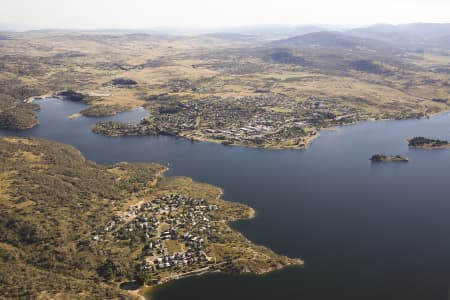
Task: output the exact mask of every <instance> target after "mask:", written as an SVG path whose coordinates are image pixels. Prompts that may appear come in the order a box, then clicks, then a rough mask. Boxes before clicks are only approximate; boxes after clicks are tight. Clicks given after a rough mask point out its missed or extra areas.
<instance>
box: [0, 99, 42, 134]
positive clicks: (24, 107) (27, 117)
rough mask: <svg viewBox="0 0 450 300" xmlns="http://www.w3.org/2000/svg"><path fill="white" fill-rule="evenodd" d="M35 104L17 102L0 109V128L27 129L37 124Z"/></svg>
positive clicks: (37, 107)
mask: <svg viewBox="0 0 450 300" xmlns="http://www.w3.org/2000/svg"><path fill="white" fill-rule="evenodd" d="M38 109H39V106H38V105H37V104H31V103H19V104H17V105H13V106H12V107H10V108H6V109H3V110H2V111H0V128H5V129H22V130H23V129H29V128H32V127H34V126H36V125H37V124H39V121H38V118H37V115H36V110H38Z"/></svg>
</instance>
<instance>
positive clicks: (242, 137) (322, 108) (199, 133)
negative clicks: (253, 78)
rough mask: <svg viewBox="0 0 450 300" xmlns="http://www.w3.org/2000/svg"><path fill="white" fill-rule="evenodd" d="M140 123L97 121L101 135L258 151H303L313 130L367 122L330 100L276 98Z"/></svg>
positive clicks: (166, 111) (159, 115) (232, 101)
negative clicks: (164, 138) (177, 139)
mask: <svg viewBox="0 0 450 300" xmlns="http://www.w3.org/2000/svg"><path fill="white" fill-rule="evenodd" d="M151 112H152V113H151V115H150V116H149V117H148V118H146V119H144V120H142V121H141V122H140V123H139V124H126V123H119V122H100V123H98V124H97V125H96V126H95V127H94V129H93V131H94V132H96V133H98V134H103V135H113V136H116V135H155V134H162V135H172V136H180V137H184V138H187V139H190V140H199V141H212V142H218V143H222V144H224V145H242V146H250V147H260V148H281V149H282V148H299V149H301V148H305V147H306V146H307V145H308V143H309V142H310V141H311V140H312V139H314V138H315V137H317V136H318V134H317V131H318V130H320V129H323V128H329V127H333V126H338V125H344V124H350V123H354V122H356V121H358V120H362V119H364V118H367V116H365V115H362V113H361V112H359V111H358V110H356V109H354V108H350V107H347V106H345V105H343V104H342V103H340V102H339V101H337V100H336V99H331V98H324V99H322V98H318V97H314V96H311V97H309V98H308V99H306V100H303V101H296V100H294V99H291V98H290V97H288V96H285V95H281V94H272V93H267V94H261V95H257V96H245V97H240V98H223V97H217V96H211V97H207V98H205V99H202V100H199V101H189V102H172V103H170V104H164V105H160V106H158V107H157V108H154V109H152V111H151Z"/></svg>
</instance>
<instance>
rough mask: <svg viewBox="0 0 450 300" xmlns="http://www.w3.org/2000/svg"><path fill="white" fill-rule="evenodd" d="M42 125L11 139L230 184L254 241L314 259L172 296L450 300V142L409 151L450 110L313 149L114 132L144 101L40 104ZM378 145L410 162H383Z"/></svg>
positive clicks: (187, 282) (441, 133) (367, 129)
mask: <svg viewBox="0 0 450 300" xmlns="http://www.w3.org/2000/svg"><path fill="white" fill-rule="evenodd" d="M37 103H39V104H40V105H41V108H42V109H41V111H40V112H39V117H40V122H41V124H40V125H39V126H38V127H36V128H33V129H30V130H26V131H8V130H0V135H14V136H33V137H42V138H48V139H51V140H55V141H58V142H62V143H66V144H71V145H73V146H75V147H76V148H78V149H80V150H81V152H82V153H83V154H84V155H85V156H86V157H87V158H88V159H90V160H93V161H96V162H98V163H101V164H112V163H115V162H119V161H128V162H150V161H152V162H158V163H161V164H164V165H168V164H169V166H170V171H169V172H168V174H167V175H183V176H189V177H192V178H194V179H195V180H197V181H202V182H207V183H210V184H213V185H217V186H220V187H222V188H223V189H224V191H225V194H224V198H225V199H227V200H233V201H238V202H242V203H245V204H248V205H250V206H252V207H253V208H255V210H256V211H257V217H256V218H255V219H252V220H249V221H242V222H237V223H234V224H233V227H234V228H236V229H237V230H239V231H241V232H242V233H244V234H245V235H246V236H247V237H248V238H249V239H250V240H252V241H253V242H255V243H258V244H262V245H265V246H267V247H269V248H271V249H273V250H275V251H276V252H278V253H281V254H285V255H288V256H291V257H300V258H302V259H304V260H305V262H306V264H305V267H304V268H291V269H286V270H283V271H280V272H275V273H271V274H268V275H265V276H248V275H246V276H229V275H223V274H220V275H211V276H205V277H199V278H188V279H184V280H180V281H175V282H170V283H168V284H166V285H163V286H161V287H159V288H157V289H156V290H155V291H154V292H153V297H154V298H155V299H156V300H165V299H196V300H201V299H211V298H213V299H216V300H221V299H227V300H229V299H259V300H263V299H306V300H309V299H321V300H322V299H327V300H328V299H358V300H360V299H396V300H397V299H409V300H411V299H447V297H448V289H449V287H448V286H449V284H448V282H449V279H450V180H449V179H450V176H449V175H450V150H433V151H431V150H410V149H409V148H408V145H407V142H406V139H407V138H408V137H412V136H418V135H423V136H426V137H431V138H440V139H450V114H448V113H445V114H440V115H437V116H434V117H432V118H430V119H422V120H405V121H379V122H363V123H359V124H357V125H352V126H345V127H342V128H339V129H338V130H336V131H324V132H321V137H320V138H319V139H316V140H315V141H314V142H313V143H312V145H311V146H310V147H309V149H308V150H273V151H272V150H262V149H249V148H242V147H227V146H222V145H218V144H213V143H204V142H190V141H187V140H184V139H177V138H173V137H165V136H159V137H154V136H153V137H104V136H98V135H95V134H93V133H92V132H91V131H90V128H91V127H92V126H93V125H94V124H95V123H96V122H98V121H99V120H119V121H132V122H137V121H138V120H140V119H141V118H143V117H144V116H145V115H146V114H147V112H146V111H145V110H143V109H136V110H133V111H130V112H125V113H122V114H119V115H116V116H113V117H106V118H85V117H80V118H77V119H73V120H71V119H68V118H67V116H68V115H70V114H73V113H76V112H79V111H80V110H82V109H84V108H85V105H83V104H80V103H73V102H69V101H61V100H56V99H48V100H41V101H38V102H37ZM374 153H386V154H400V155H402V156H407V157H408V158H409V159H410V162H409V163H387V164H372V163H371V162H370V161H369V158H370V157H371V155H372V154H374Z"/></svg>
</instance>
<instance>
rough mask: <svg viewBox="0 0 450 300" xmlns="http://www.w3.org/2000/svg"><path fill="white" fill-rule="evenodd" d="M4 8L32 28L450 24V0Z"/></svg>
mask: <svg viewBox="0 0 450 300" xmlns="http://www.w3.org/2000/svg"><path fill="white" fill-rule="evenodd" d="M0 8H1V9H0V23H2V24H17V25H22V26H25V27H30V28H34V29H36V28H41V29H43V28H71V29H102V28H124V29H126V28H128V29H137V28H156V27H190V28H214V27H215V28H219V27H238V26H246V25H258V24H286V25H300V24H339V25H369V24H375V23H390V24H401V23H413V22H434V23H450V0H376V1H367V0H335V1H332V0H308V1H305V0H275V1H274V0H271V1H267V0H220V1H216V0H159V1H157V0H0Z"/></svg>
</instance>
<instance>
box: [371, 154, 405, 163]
mask: <svg viewBox="0 0 450 300" xmlns="http://www.w3.org/2000/svg"><path fill="white" fill-rule="evenodd" d="M370 160H371V161H372V162H408V161H409V160H408V158H406V157H403V156H400V155H385V154H374V155H372V157H371V158H370Z"/></svg>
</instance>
